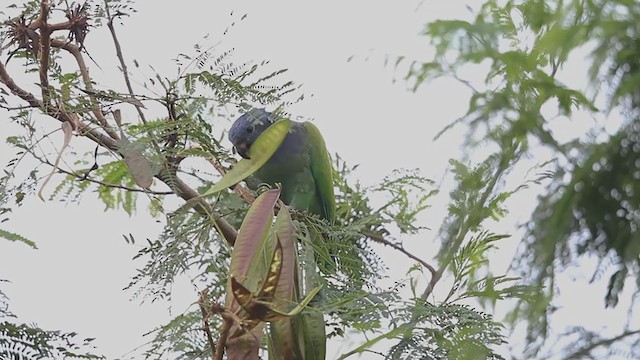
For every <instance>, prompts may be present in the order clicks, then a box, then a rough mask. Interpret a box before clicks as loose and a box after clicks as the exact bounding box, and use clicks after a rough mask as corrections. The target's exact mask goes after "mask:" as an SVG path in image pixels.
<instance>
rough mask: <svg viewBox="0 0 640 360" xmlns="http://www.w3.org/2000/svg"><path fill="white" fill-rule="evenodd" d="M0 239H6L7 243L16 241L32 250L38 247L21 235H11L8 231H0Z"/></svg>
mask: <svg viewBox="0 0 640 360" xmlns="http://www.w3.org/2000/svg"><path fill="white" fill-rule="evenodd" d="M0 237H3V238H5V239H7V240H9V241H17V242H21V243H24V244H27V245H29V246H31V247H32V248H34V249H37V248H38V246H36V243H35V242H33V241H31V240H29V239H27V238H25V237H24V236H22V235H18V234H15V233H12V232H9V231H6V230H2V229H0Z"/></svg>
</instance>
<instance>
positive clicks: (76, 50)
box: [51, 39, 120, 140]
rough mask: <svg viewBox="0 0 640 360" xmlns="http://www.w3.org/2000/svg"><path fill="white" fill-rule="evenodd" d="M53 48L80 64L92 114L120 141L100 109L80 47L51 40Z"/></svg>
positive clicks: (66, 42) (105, 129)
mask: <svg viewBox="0 0 640 360" xmlns="http://www.w3.org/2000/svg"><path fill="white" fill-rule="evenodd" d="M51 46H53V47H55V48H59V49H64V50H66V51H68V52H69V53H70V54H71V55H72V56H73V57H74V58H75V59H76V63H77V64H78V69H79V70H80V76H82V81H83V82H84V86H85V88H86V89H87V90H88V92H87V93H88V94H89V99H90V100H91V112H92V113H93V115H94V116H95V117H96V119H97V120H98V123H99V124H100V126H102V128H103V129H104V131H105V132H106V133H107V134H108V135H109V136H110V137H112V138H113V139H115V140H119V139H120V137H119V136H118V133H117V132H116V131H115V130H114V129H113V128H112V127H111V126H109V124H108V123H107V118H106V117H105V116H104V113H103V112H102V110H100V108H99V107H98V101H97V99H96V97H95V95H94V94H95V91H94V89H93V83H92V82H91V76H90V75H89V69H88V68H87V65H86V63H85V61H84V57H83V56H82V52H81V51H80V47H79V46H77V45H74V44H72V43H70V42H68V41H62V40H58V39H51Z"/></svg>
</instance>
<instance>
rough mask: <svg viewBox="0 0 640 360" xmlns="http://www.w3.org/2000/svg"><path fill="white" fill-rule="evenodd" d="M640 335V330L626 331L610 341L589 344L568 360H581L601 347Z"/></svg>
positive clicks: (568, 357) (604, 340)
mask: <svg viewBox="0 0 640 360" xmlns="http://www.w3.org/2000/svg"><path fill="white" fill-rule="evenodd" d="M637 334H640V329H638V330H629V331H625V332H623V333H622V334H620V335H618V336H614V337H612V338H609V339H603V340H600V341H596V342H594V343H591V344H589V345H588V346H585V347H584V348H582V349H579V350H578V351H576V352H574V353H572V354H571V355H569V356H567V357H566V359H581V358H583V357H585V356H588V355H589V354H590V353H591V351H592V350H593V349H595V348H597V347H600V346H608V345H611V344H613V343H614V342H616V341H619V340H621V339H623V338H625V337H627V336H633V335H637Z"/></svg>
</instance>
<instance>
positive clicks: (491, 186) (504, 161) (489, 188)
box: [420, 152, 513, 301]
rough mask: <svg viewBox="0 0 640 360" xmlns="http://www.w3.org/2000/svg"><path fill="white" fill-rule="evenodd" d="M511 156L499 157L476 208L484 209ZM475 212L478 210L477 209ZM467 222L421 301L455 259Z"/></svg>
mask: <svg viewBox="0 0 640 360" xmlns="http://www.w3.org/2000/svg"><path fill="white" fill-rule="evenodd" d="M512 156H513V154H511V152H507V153H503V154H502V155H501V157H500V162H499V165H498V169H497V170H496V172H495V174H494V175H493V177H492V178H491V180H490V181H489V183H488V184H487V186H486V188H485V191H484V192H483V193H482V195H481V196H480V199H479V201H478V202H477V203H476V204H475V206H476V208H480V207H484V206H485V203H486V202H487V200H488V199H489V196H490V195H491V194H492V193H493V190H494V189H495V186H496V184H497V183H498V180H499V179H500V178H501V177H502V174H504V172H505V171H506V170H507V168H508V166H509V159H510V158H511V157H512ZM474 210H476V209H474ZM477 210H479V209H477ZM472 211H473V210H472ZM468 221H469V217H468V216H465V217H464V219H463V220H462V221H461V222H460V228H459V231H458V236H457V237H456V239H455V240H454V242H453V244H452V245H451V247H450V248H449V251H448V252H447V255H446V256H445V258H444V259H443V260H442V262H441V263H440V264H439V265H440V267H439V268H438V271H437V272H436V273H435V274H434V275H433V277H432V278H431V280H430V281H429V284H428V285H427V288H426V289H425V290H424V292H423V293H422V295H421V296H420V298H421V299H422V300H423V301H427V298H428V297H429V295H431V293H432V292H433V288H434V287H435V286H436V284H437V283H438V281H440V279H441V278H442V275H443V274H444V272H445V270H446V269H447V267H448V266H449V264H450V263H451V261H452V260H453V258H454V257H455V254H456V252H457V251H458V249H459V248H460V246H461V245H462V242H463V241H464V238H465V237H466V236H467V233H468V232H469V224H468Z"/></svg>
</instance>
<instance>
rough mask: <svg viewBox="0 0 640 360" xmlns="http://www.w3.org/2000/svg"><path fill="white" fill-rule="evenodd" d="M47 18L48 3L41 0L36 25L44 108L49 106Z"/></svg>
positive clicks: (48, 37)
mask: <svg viewBox="0 0 640 360" xmlns="http://www.w3.org/2000/svg"><path fill="white" fill-rule="evenodd" d="M48 16H49V1H48V0H42V1H41V2H40V16H39V17H38V23H39V25H40V44H39V50H38V53H39V55H40V69H39V75H40V88H41V90H42V101H43V103H44V105H45V107H46V108H48V107H49V106H50V105H51V102H50V100H51V99H50V94H49V75H48V72H49V55H50V54H49V52H50V51H51V49H50V43H49V39H50V35H51V34H50V30H49V25H48V24H47V17H48Z"/></svg>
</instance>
